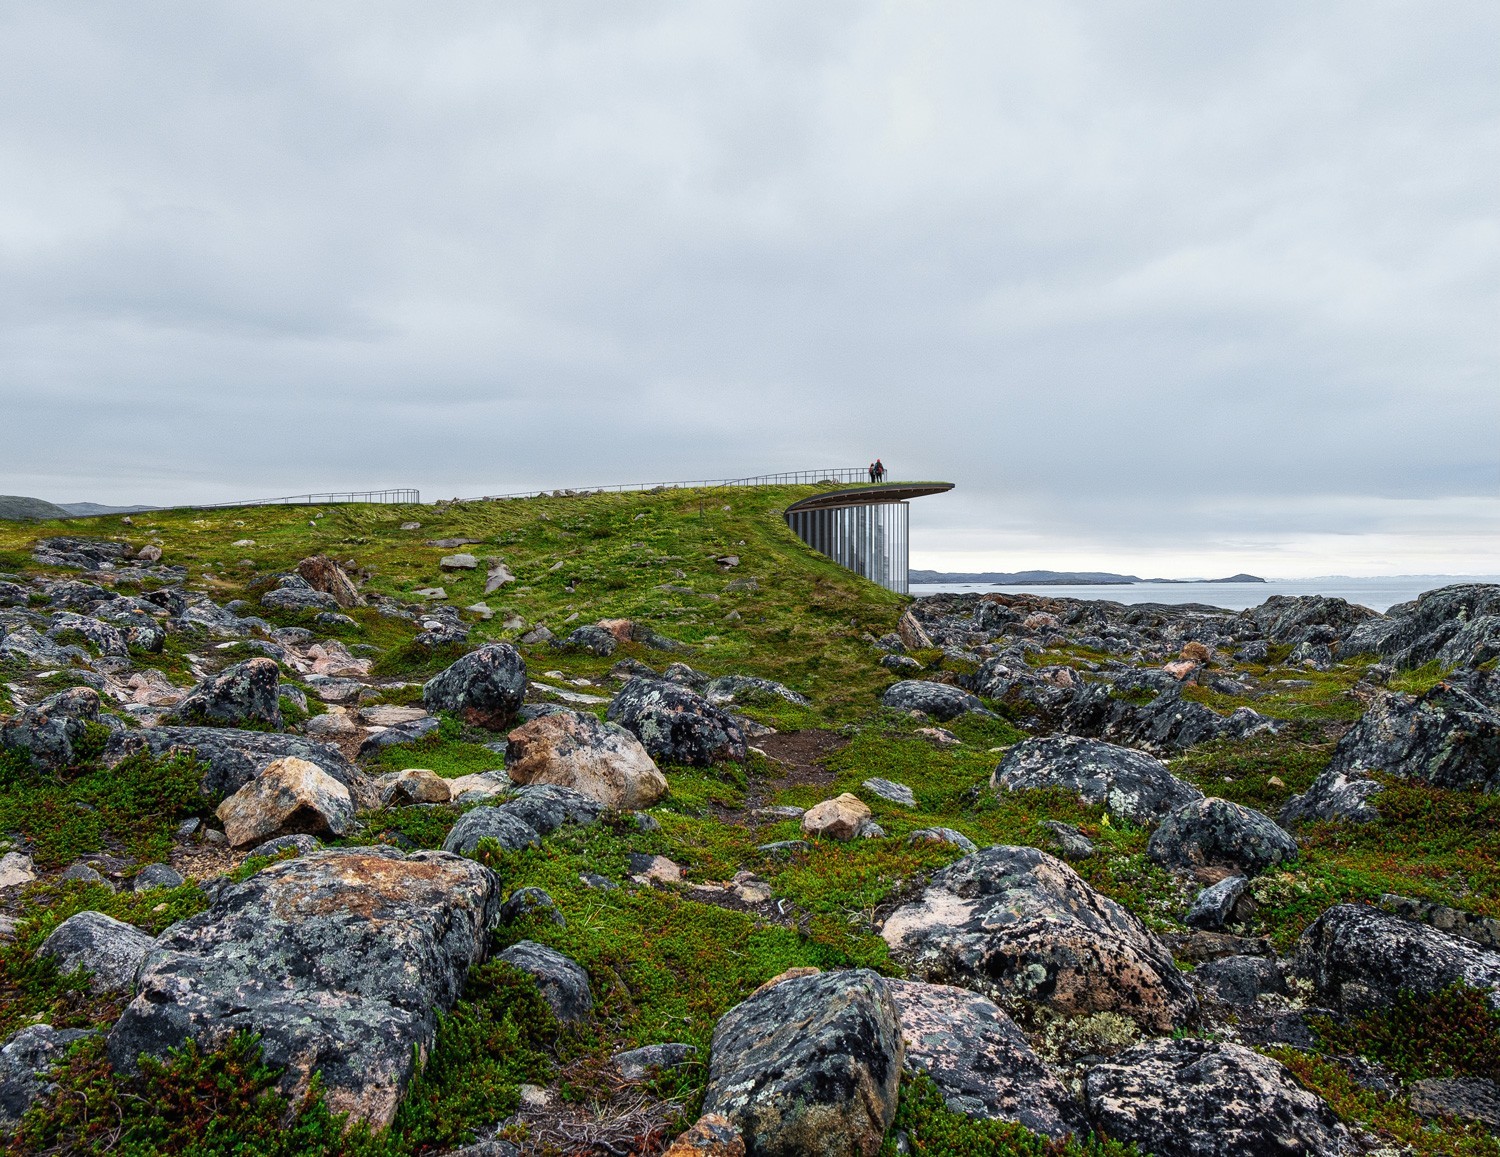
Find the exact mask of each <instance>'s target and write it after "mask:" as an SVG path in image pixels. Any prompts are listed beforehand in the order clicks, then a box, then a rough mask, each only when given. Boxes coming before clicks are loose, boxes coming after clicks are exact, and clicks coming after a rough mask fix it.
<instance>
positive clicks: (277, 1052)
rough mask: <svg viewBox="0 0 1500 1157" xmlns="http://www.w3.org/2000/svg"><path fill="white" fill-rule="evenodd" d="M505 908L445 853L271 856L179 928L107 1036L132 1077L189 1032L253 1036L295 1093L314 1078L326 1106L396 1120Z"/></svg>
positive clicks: (206, 1041)
mask: <svg viewBox="0 0 1500 1157" xmlns="http://www.w3.org/2000/svg"><path fill="white" fill-rule="evenodd" d="M499 905H500V888H499V885H498V883H497V882H496V879H495V877H494V875H493V874H492V873H491V872H490V871H489V869H488V868H484V867H481V866H480V865H479V864H476V863H474V862H472V861H470V860H464V859H460V858H459V857H457V856H451V855H448V854H446V853H444V852H417V853H414V854H413V855H411V856H404V855H402V854H401V853H400V852H398V851H395V850H394V849H391V848H359V849H336V850H335V849H329V850H325V851H321V852H314V853H313V854H311V855H306V856H299V857H298V858H296V859H293V860H285V861H282V862H280V863H276V864H272V865H271V866H270V867H267V868H264V869H262V870H261V871H260V872H259V873H257V874H256V875H254V876H251V877H250V878H249V879H248V880H245V881H244V882H243V883H239V884H230V885H228V886H227V887H225V888H223V889H222V890H220V891H219V893H218V895H217V897H216V898H215V899H214V901H213V904H212V906H211V907H210V908H209V909H208V910H207V911H205V912H201V913H199V914H198V915H196V916H191V917H189V918H188V919H186V920H183V921H180V922H179V923H177V924H174V925H172V926H171V927H170V928H168V929H167V930H166V931H165V932H164V933H162V935H161V936H160V937H159V938H158V940H157V942H156V945H155V947H154V948H153V949H152V950H151V951H150V953H148V954H147V957H146V959H145V961H144V963H143V964H142V967H141V971H140V979H139V987H138V991H137V995H136V997H135V999H134V1000H133V1001H131V1003H130V1004H129V1005H128V1006H127V1007H126V1009H125V1012H124V1015H122V1016H121V1017H120V1019H119V1021H118V1022H117V1023H116V1024H115V1026H114V1028H113V1029H112V1030H111V1031H110V1034H109V1055H110V1059H111V1060H112V1061H113V1063H114V1065H115V1067H116V1068H117V1069H121V1070H125V1071H130V1070H133V1069H134V1068H135V1067H136V1064H137V1058H138V1057H139V1056H140V1055H141V1054H142V1053H149V1054H151V1055H153V1056H158V1057H160V1056H165V1054H166V1052H167V1050H168V1049H171V1048H177V1047H180V1046H181V1045H183V1044H185V1043H186V1042H187V1041H188V1040H189V1039H192V1040H196V1041H197V1042H198V1044H199V1045H200V1046H201V1047H202V1048H204V1049H205V1050H210V1049H214V1048H218V1047H220V1046H222V1045H223V1044H225V1043H226V1042H227V1041H228V1039H229V1038H230V1036H231V1035H233V1034H234V1033H236V1032H254V1033H258V1034H260V1040H261V1048H262V1050H263V1055H264V1057H265V1061H266V1063H267V1064H268V1065H270V1066H272V1067H273V1068H279V1069H283V1070H284V1071H283V1073H282V1076H281V1078H280V1082H279V1089H280V1091H281V1092H282V1093H283V1094H284V1095H286V1096H288V1097H290V1098H292V1099H293V1100H294V1101H295V1100H298V1099H300V1098H301V1097H302V1096H303V1095H304V1094H305V1093H306V1091H307V1088H308V1082H309V1081H310V1080H311V1079H312V1076H313V1074H314V1073H315V1072H321V1073H322V1077H323V1086H324V1088H325V1090H326V1092H327V1098H328V1104H329V1107H330V1108H331V1109H332V1110H333V1111H334V1112H348V1113H350V1114H351V1115H352V1117H353V1118H354V1119H356V1120H366V1121H369V1122H371V1124H373V1125H376V1126H381V1125H386V1124H389V1123H390V1121H391V1119H392V1117H393V1116H394V1115H395V1111H396V1105H397V1102H398V1101H399V1099H400V1096H401V1093H402V1090H403V1089H404V1088H405V1086H406V1083H407V1082H408V1081H409V1080H410V1078H411V1076H412V1074H413V1072H414V1071H415V1069H416V1066H417V1065H418V1063H419V1061H420V1058H421V1057H422V1056H424V1055H425V1054H426V1053H427V1050H428V1049H430V1048H431V1046H432V1042H433V1038H434V1035H435V1033H436V1028H437V1016H438V1013H440V1012H442V1011H445V1010H446V1009H448V1008H451V1007H452V1006H453V1003H454V1001H456V1000H457V999H458V996H459V994H460V993H461V991H462V989H463V981H464V976H465V974H466V973H467V971H468V969H469V967H470V966H471V965H473V964H476V963H479V962H480V961H482V960H483V959H484V958H485V955H486V953H487V950H488V947H489V940H490V930H491V928H492V927H493V926H494V923H495V916H496V912H497V911H498V909H499Z"/></svg>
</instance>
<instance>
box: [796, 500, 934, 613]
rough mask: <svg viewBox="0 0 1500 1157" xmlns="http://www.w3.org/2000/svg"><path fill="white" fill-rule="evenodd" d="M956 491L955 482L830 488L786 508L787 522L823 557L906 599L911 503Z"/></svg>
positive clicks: (798, 535) (799, 536)
mask: <svg viewBox="0 0 1500 1157" xmlns="http://www.w3.org/2000/svg"><path fill="white" fill-rule="evenodd" d="M952 489H953V483H951V482H875V483H870V484H869V485H865V486H850V487H845V488H842V489H839V490H828V491H824V492H823V493H822V494H814V495H813V496H812V497H811V498H804V499H802V500H801V501H798V502H794V503H792V504H791V505H790V506H788V507H787V508H786V522H787V525H788V526H789V527H791V528H792V533H793V534H795V535H796V536H797V537H798V538H800V539H801V540H802V541H803V542H805V543H807V545H808V546H810V547H812V548H813V549H814V550H815V551H817V552H818V553H819V554H825V555H827V556H828V557H829V558H831V559H833V561H834V562H836V563H838V564H839V565H840V566H842V567H847V568H848V569H849V570H852V571H854V572H855V574H860V575H863V576H864V577H865V578H867V579H869V580H870V581H871V582H873V583H878V584H879V585H880V586H883V587H885V589H886V590H888V591H895V592H896V593H897V594H903V595H904V594H907V593H908V592H909V585H908V579H907V575H908V573H909V571H910V548H911V534H910V530H911V507H910V502H911V500H912V499H913V498H925V497H926V496H927V495H929V494H946V493H947V492H948V491H950V490H952Z"/></svg>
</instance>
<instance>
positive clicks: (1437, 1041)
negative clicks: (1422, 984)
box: [1313, 985, 1500, 1081]
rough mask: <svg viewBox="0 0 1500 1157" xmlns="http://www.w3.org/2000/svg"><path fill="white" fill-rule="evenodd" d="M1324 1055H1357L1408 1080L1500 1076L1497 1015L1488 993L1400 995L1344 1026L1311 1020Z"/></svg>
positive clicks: (1459, 988) (1459, 989)
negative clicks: (1490, 1003) (1327, 1053)
mask: <svg viewBox="0 0 1500 1157" xmlns="http://www.w3.org/2000/svg"><path fill="white" fill-rule="evenodd" d="M1313 1027H1314V1029H1315V1030H1316V1032H1317V1035H1318V1046H1319V1047H1320V1048H1321V1049H1322V1050H1323V1051H1324V1052H1330V1053H1343V1054H1348V1053H1358V1054H1359V1055H1361V1056H1366V1057H1369V1058H1371V1059H1372V1060H1377V1061H1380V1062H1382V1063H1384V1064H1386V1065H1389V1066H1390V1067H1391V1068H1392V1069H1394V1070H1395V1071H1396V1072H1398V1073H1400V1074H1401V1076H1402V1077H1403V1078H1404V1079H1406V1080H1408V1081H1414V1080H1421V1079H1422V1078H1424V1077H1484V1078H1486V1079H1488V1080H1495V1079H1496V1078H1497V1077H1500V1012H1496V1011H1495V1010H1494V1009H1492V1008H1491V1007H1490V1006H1489V1001H1488V993H1484V992H1480V991H1479V990H1477V989H1473V988H1468V987H1465V986H1463V985H1454V986H1453V987H1451V988H1446V989H1444V990H1443V991H1442V992H1439V993H1435V994H1433V995H1430V996H1418V995H1415V994H1412V993H1407V992H1403V993H1400V994H1398V995H1397V997H1396V1001H1395V1003H1394V1004H1393V1005H1392V1006H1391V1007H1390V1008H1384V1009H1378V1010H1376V1011H1374V1012H1369V1013H1366V1014H1364V1015H1363V1016H1357V1017H1354V1018H1352V1019H1350V1020H1349V1021H1347V1022H1344V1023H1339V1022H1335V1021H1332V1020H1329V1019H1327V1018H1321V1019H1317V1020H1315V1021H1313Z"/></svg>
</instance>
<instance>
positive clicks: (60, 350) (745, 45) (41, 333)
mask: <svg viewBox="0 0 1500 1157" xmlns="http://www.w3.org/2000/svg"><path fill="white" fill-rule="evenodd" d="M0 32H3V35H0V412H3V413H4V415H5V417H6V421H5V423H4V425H5V427H6V433H5V435H4V438H3V444H4V445H5V448H6V453H5V454H4V455H3V456H0V489H4V490H7V491H10V492H16V493H34V494H39V495H41V496H44V497H47V498H51V499H54V500H59V501H72V500H78V499H83V498H89V499H94V500H97V501H106V502H107V501H121V502H125V501H182V500H189V499H204V500H214V499H228V498H235V497H243V496H254V495H259V494H267V495H269V494H277V493H288V492H297V491H303V490H312V489H324V488H328V489H335V488H362V487H367V486H399V485H408V486H419V487H421V488H422V489H423V491H424V492H425V493H426V494H427V495H428V496H430V497H437V496H440V495H442V496H446V495H451V494H465V495H467V494H478V493H492V492H497V491H506V490H512V489H520V488H523V487H528V486H541V485H546V486H559V485H578V484H588V483H598V482H615V481H626V480H630V479H641V480H651V479H656V478H677V477H687V478H692V477H715V476H734V475H739V474H747V473H752V472H758V471H764V470H773V469H796V468H800V467H804V466H824V465H831V464H840V463H849V464H859V463H863V462H864V461H866V460H868V459H869V458H871V457H873V456H874V455H876V454H879V455H881V456H882V457H883V458H884V459H885V460H886V462H887V463H888V464H889V465H890V466H891V467H892V468H893V474H894V475H895V476H897V477H933V476H940V477H945V478H950V479H952V480H953V481H955V482H957V483H958V484H959V490H958V491H956V492H955V493H954V494H953V495H952V496H950V497H949V498H946V499H931V500H928V501H927V502H926V503H924V504H922V505H920V506H917V507H914V509H913V519H914V532H915V533H914V558H915V560H916V561H917V563H918V564H919V565H920V564H922V563H926V564H930V565H931V564H935V565H946V564H949V563H951V564H953V565H955V566H957V565H962V566H963V567H964V568H965V569H969V568H971V567H972V566H974V565H986V566H988V565H994V566H996V567H998V568H1003V569H1014V568H1017V567H1021V566H1047V565H1055V566H1064V565H1068V566H1071V565H1083V564H1087V565H1090V566H1097V567H1108V568H1111V569H1137V570H1151V571H1154V572H1159V573H1194V572H1196V573H1212V572H1214V571H1216V570H1223V569H1233V570H1238V569H1246V568H1248V567H1250V566H1251V565H1254V566H1256V567H1259V568H1260V569H1263V570H1270V571H1272V572H1273V573H1284V574H1297V573H1326V572H1328V571H1345V572H1350V573H1361V572H1362V573H1376V572H1382V571H1390V570H1406V571H1410V570H1448V571H1460V572H1469V571H1474V572H1478V571H1497V570H1500V535H1497V531H1500V468H1497V458H1496V448H1495V432H1496V430H1497V429H1500V388H1497V381H1500V374H1497V371H1500V343H1497V337H1496V334H1497V330H1500V327H1497V320H1500V318H1497V308H1496V307H1497V302H1500V222H1497V216H1496V211H1495V199H1494V190H1495V189H1496V188H1500V89H1497V87H1496V86H1495V84H1494V82H1493V78H1494V66H1495V51H1494V45H1495V44H1497V43H1500V9H1496V8H1495V6H1494V5H1490V4H1482V3H1473V4H1466V3H1461V2H1455V3H1451V4H1445V5H1441V6H1436V7H1435V6H1431V5H1422V6H1418V5H1415V4H1395V3H1391V4H1385V3H1374V4H1372V3H1368V2H1362V3H1347V4H1337V3H1332V4H1323V5H1315V6H1308V5H1305V4H1292V3H1284V4H1279V3H1267V4H1261V5H1255V6H1252V7H1249V8H1246V9H1244V10H1243V11H1231V10H1229V9H1227V8H1226V7H1225V6H1222V5H1216V6H1205V5H1194V4H1186V3H1170V4H1168V3H1158V4H1151V3H1146V4H1137V5H1129V6H1120V5H1102V4H1056V5H1046V6H1037V5H1031V4H1022V3H985V4H974V5H968V6H946V7H939V8H933V7H932V6H930V5H917V4H905V5H903V4H895V5H885V6H879V7H876V6H870V5H863V4H860V5H856V4H838V3H828V4H822V5H814V6H809V5H805V4H790V3H788V4H776V3H767V2H757V3H743V4H722V5H719V4H716V5H703V4H688V3H681V4H667V3H662V4H628V3H624V4H616V5H609V6H605V7H600V6H594V8H593V9H592V10H586V9H579V8H574V9H568V8H560V7H559V6H556V5H548V4H541V3H537V4H533V5H506V6H504V7H503V11H497V10H496V6H493V5H482V4H473V5H464V4H457V3H455V4H445V5H438V6H434V5H415V4H408V5H380V4H374V5H370V4H363V5H344V6H341V5H318V6H311V7H309V6H307V5H291V4H274V3H266V4H258V5H253V6H239V7H233V6H230V7H226V6H203V5H193V4H188V3H181V4H148V5H145V6H143V7H141V6H133V7H132V8H130V9H129V10H125V9H121V8H119V7H118V6H112V5H108V4H104V3H96V4H79V5H66V6H60V5H55V4H43V3H37V4H26V3H18V4H13V5H10V6H8V7H7V8H6V10H5V13H4V15H3V16H0Z"/></svg>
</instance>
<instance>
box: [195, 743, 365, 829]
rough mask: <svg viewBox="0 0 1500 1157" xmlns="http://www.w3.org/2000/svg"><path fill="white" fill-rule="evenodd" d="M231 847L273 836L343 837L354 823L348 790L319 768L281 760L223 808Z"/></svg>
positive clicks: (219, 813)
mask: <svg viewBox="0 0 1500 1157" xmlns="http://www.w3.org/2000/svg"><path fill="white" fill-rule="evenodd" d="M215 814H216V815H217V816H218V817H219V820H220V821H221V822H222V823H223V825H224V834H225V836H227V837H228V839H229V843H230V846H231V847H236V848H243V847H245V846H247V845H249V844H257V843H260V842H261V841H262V840H267V839H270V838H271V837H273V836H289V835H297V834H303V835H310V836H341V835H343V834H344V833H345V832H347V831H348V830H349V828H350V826H351V825H352V824H353V823H354V801H353V800H352V799H351V798H350V796H349V789H348V788H346V787H345V786H344V785H343V784H341V783H340V782H339V781H338V780H336V779H334V778H333V776H331V775H329V774H328V773H327V772H325V771H324V770H323V769H322V768H320V767H319V766H318V765H317V764H315V763H309V762H308V761H307V760H305V759H296V758H288V759H278V760H277V761H276V762H275V763H273V764H271V766H270V767H268V768H266V770H265V771H263V772H261V773H260V775H258V776H257V777H256V778H255V779H252V780H251V781H250V782H249V783H247V784H246V785H245V786H244V787H242V788H240V790H239V791H237V792H235V793H234V794H233V795H232V796H230V797H229V798H228V799H226V800H225V801H224V802H223V803H221V804H220V805H219V808H218V811H217V812H216V813H215Z"/></svg>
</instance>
